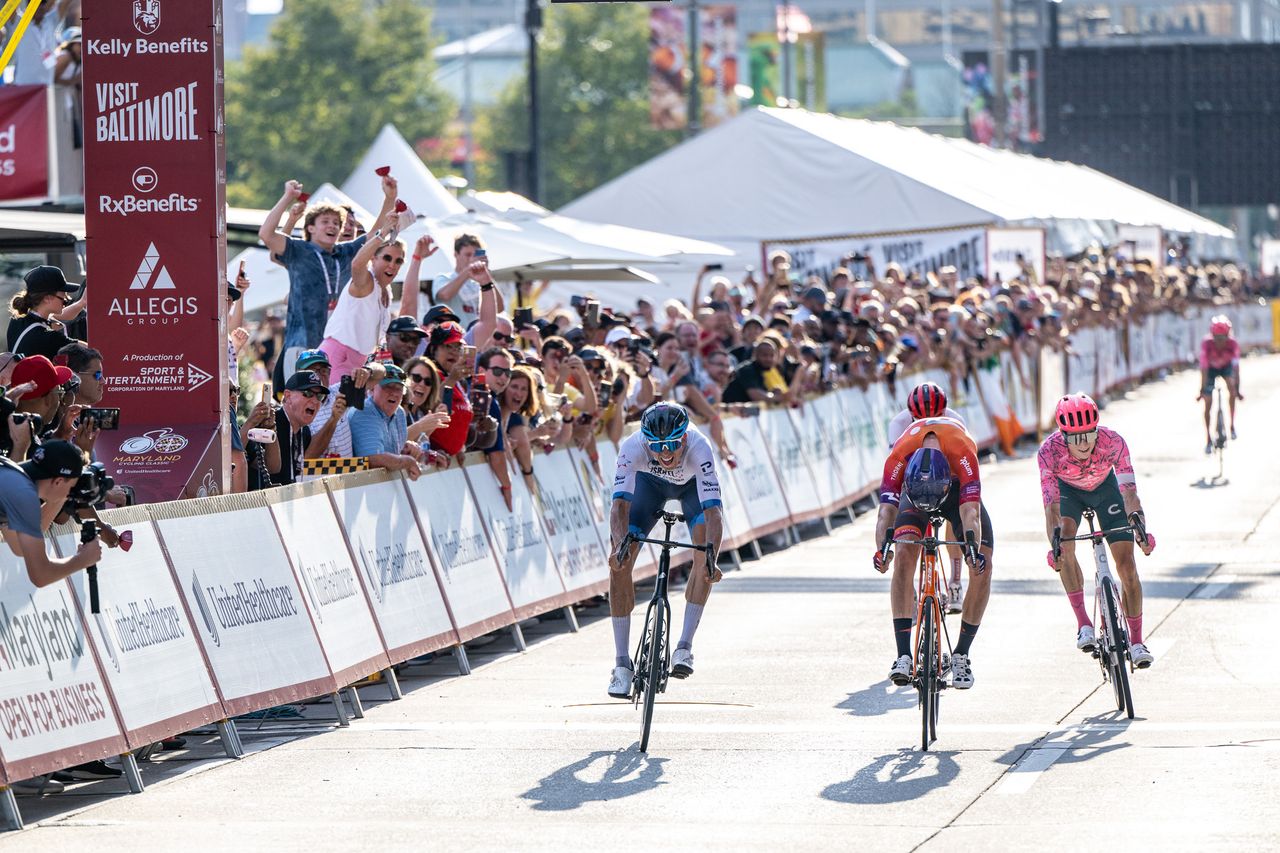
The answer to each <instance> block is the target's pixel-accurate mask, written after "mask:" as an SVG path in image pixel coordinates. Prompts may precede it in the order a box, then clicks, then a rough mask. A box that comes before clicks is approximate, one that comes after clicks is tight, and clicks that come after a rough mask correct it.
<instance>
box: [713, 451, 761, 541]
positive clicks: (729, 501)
mask: <svg viewBox="0 0 1280 853" xmlns="http://www.w3.org/2000/svg"><path fill="white" fill-rule="evenodd" d="M711 449H712V451H713V452H714V453H715V457H716V477H717V478H718V479H719V481H720V499H721V501H722V502H723V506H722V509H721V515H722V516H723V518H724V531H723V535H722V536H721V539H720V547H721V549H722V550H723V549H727V548H739V547H741V546H743V545H745V544H747V543H748V542H750V541H751V540H752V539H754V538H755V535H754V533H753V532H752V525H751V517H750V515H749V514H748V512H747V502H746V500H745V499H744V498H743V497H742V493H741V492H739V491H738V481H737V480H735V479H734V477H733V473H732V470H733V469H731V468H730V467H729V466H728V464H726V463H725V461H724V459H723V458H722V457H721V456H720V450H719V448H717V447H716V446H715V445H714V444H712V445H711ZM730 450H732V448H730ZM734 459H735V461H736V459H737V456H736V454H735V456H734Z"/></svg>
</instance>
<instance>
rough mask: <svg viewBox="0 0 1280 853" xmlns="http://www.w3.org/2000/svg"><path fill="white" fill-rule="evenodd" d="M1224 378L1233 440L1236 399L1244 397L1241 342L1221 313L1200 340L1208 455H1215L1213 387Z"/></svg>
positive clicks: (1201, 397)
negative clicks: (1211, 416)
mask: <svg viewBox="0 0 1280 853" xmlns="http://www.w3.org/2000/svg"><path fill="white" fill-rule="evenodd" d="M1218 377H1222V378H1223V379H1225V380H1226V382H1227V396H1228V397H1229V400H1230V402H1229V405H1230V407H1231V438H1232V439H1234V438H1235V437H1236V400H1243V399H1244V397H1242V396H1241V395H1240V342H1239V341H1237V340H1236V339H1235V338H1234V337H1232V335H1231V321H1230V320H1229V319H1227V315H1226V314H1218V315H1217V316H1215V317H1214V318H1213V319H1211V320H1210V321H1209V334H1207V335H1205V336H1204V339H1203V340H1201V341H1200V396H1199V397H1196V399H1197V400H1204V452H1205V455H1206V456H1208V455H1209V454H1210V453H1212V452H1213V439H1212V438H1211V437H1210V435H1209V412H1210V409H1212V408H1213V386H1214V384H1215V383H1216V382H1217V381H1218Z"/></svg>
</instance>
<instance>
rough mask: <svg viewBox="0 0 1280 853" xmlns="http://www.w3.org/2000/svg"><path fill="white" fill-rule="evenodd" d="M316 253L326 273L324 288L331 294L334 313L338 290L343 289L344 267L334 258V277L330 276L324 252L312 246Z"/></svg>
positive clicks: (321, 267) (330, 298) (321, 268)
mask: <svg viewBox="0 0 1280 853" xmlns="http://www.w3.org/2000/svg"><path fill="white" fill-rule="evenodd" d="M311 248H312V250H313V251H314V252H315V253H316V259H317V260H319V261H320V272H322V273H324V290H325V293H327V294H328V295H329V313H330V314H332V313H333V309H335V308H337V307H338V292H339V291H340V290H341V289H342V282H341V280H340V279H341V278H342V267H341V266H340V265H339V264H338V259H337V258H334V259H333V278H329V265H328V264H326V263H325V262H324V255H325V253H324V252H321V251H320V250H319V249H317V248H316V247H315V246H312V247H311Z"/></svg>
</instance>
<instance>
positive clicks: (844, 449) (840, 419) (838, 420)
mask: <svg viewBox="0 0 1280 853" xmlns="http://www.w3.org/2000/svg"><path fill="white" fill-rule="evenodd" d="M853 393H856V392H853V391H851V390H849V391H848V393H846V391H839V392H836V393H834V394H823V395H822V396H821V397H818V398H817V399H815V400H810V401H809V402H807V403H805V408H806V409H808V408H812V409H813V410H814V412H813V414H814V418H815V419H816V420H817V421H818V422H819V424H821V426H822V429H823V432H824V433H825V435H826V437H827V446H828V447H830V448H831V458H832V459H833V460H834V461H833V463H832V464H833V467H835V468H836V469H837V470H838V472H839V476H840V481H841V482H842V483H844V486H845V498H846V499H847V500H846V501H845V502H846V503H849V502H852V499H853V498H854V497H855V496H856V495H857V494H858V493H859V492H861V491H862V490H863V489H864V487H865V486H866V485H867V483H868V482H869V480H870V476H869V475H868V474H867V470H866V466H865V465H864V464H863V460H862V454H861V453H860V452H859V451H858V443H859V441H860V440H861V441H868V442H869V441H870V438H869V437H870V434H871V418H870V416H869V415H868V414H867V409H866V406H865V405H863V404H862V403H861V402H860V401H857V400H854V399H851V398H850V399H848V400H847V402H846V398H848V397H850V395H851V394H853ZM858 414H860V415H861V422H860V423H859V420H858V417H857V415H858ZM859 430H861V431H862V432H861V434H862V438H861V439H860V438H859V434H860V433H859Z"/></svg>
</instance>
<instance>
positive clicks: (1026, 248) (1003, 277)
mask: <svg viewBox="0 0 1280 853" xmlns="http://www.w3.org/2000/svg"><path fill="white" fill-rule="evenodd" d="M1024 265H1025V266H1026V267H1029V268H1030V269H1031V271H1032V273H1033V274H1034V275H1035V278H1036V283H1040V284H1043V283H1044V270H1045V248H1044V229H1043V228H988V229H987V270H986V274H987V278H988V279H989V280H990V281H995V279H996V278H997V277H999V279H1000V281H1002V282H1006V283H1007V282H1009V281H1012V280H1013V279H1015V278H1023V279H1026V278H1027V274H1026V272H1025V271H1024Z"/></svg>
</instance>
